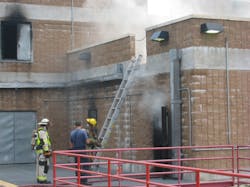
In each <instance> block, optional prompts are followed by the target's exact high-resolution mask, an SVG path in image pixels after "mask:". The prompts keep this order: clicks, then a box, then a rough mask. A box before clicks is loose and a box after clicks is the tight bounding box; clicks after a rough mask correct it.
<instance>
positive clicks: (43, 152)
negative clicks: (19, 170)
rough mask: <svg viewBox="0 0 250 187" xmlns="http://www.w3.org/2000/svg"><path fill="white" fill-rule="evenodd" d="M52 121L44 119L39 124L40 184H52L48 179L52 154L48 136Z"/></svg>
mask: <svg viewBox="0 0 250 187" xmlns="http://www.w3.org/2000/svg"><path fill="white" fill-rule="evenodd" d="M49 125H50V121H49V120H48V119H47V118H44V119H42V120H41V121H40V122H39V123H38V126H39V127H38V129H37V138H36V145H35V150H36V155H37V157H36V179H37V182H38V183H43V184H48V183H51V182H50V181H48V179H47V174H48V171H49V158H50V156H51V154H52V150H51V141H50V137H49V134H48V128H49Z"/></svg>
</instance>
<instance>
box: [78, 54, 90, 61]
mask: <svg viewBox="0 0 250 187" xmlns="http://www.w3.org/2000/svg"><path fill="white" fill-rule="evenodd" d="M79 59H80V60H86V61H90V59H91V53H90V52H82V53H81V54H80V55H79Z"/></svg>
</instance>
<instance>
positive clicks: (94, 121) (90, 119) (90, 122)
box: [86, 118, 97, 126]
mask: <svg viewBox="0 0 250 187" xmlns="http://www.w3.org/2000/svg"><path fill="white" fill-rule="evenodd" d="M86 121H87V123H88V124H90V125H92V126H96V124H97V122H96V119H95V118H87V119H86Z"/></svg>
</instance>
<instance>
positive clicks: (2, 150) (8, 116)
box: [0, 112, 14, 164]
mask: <svg viewBox="0 0 250 187" xmlns="http://www.w3.org/2000/svg"><path fill="white" fill-rule="evenodd" d="M0 129H1V130H0V139H1V140H0V164H9V163H13V162H14V142H13V139H14V121H13V112H0Z"/></svg>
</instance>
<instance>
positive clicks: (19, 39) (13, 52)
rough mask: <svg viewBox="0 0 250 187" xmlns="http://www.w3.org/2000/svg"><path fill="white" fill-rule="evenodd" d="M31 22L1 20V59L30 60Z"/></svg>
mask: <svg viewBox="0 0 250 187" xmlns="http://www.w3.org/2000/svg"><path fill="white" fill-rule="evenodd" d="M31 37H32V33H31V24H30V23H24V22H16V21H2V22H1V59H3V60H17V61H31V57H32V45H31Z"/></svg>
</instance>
